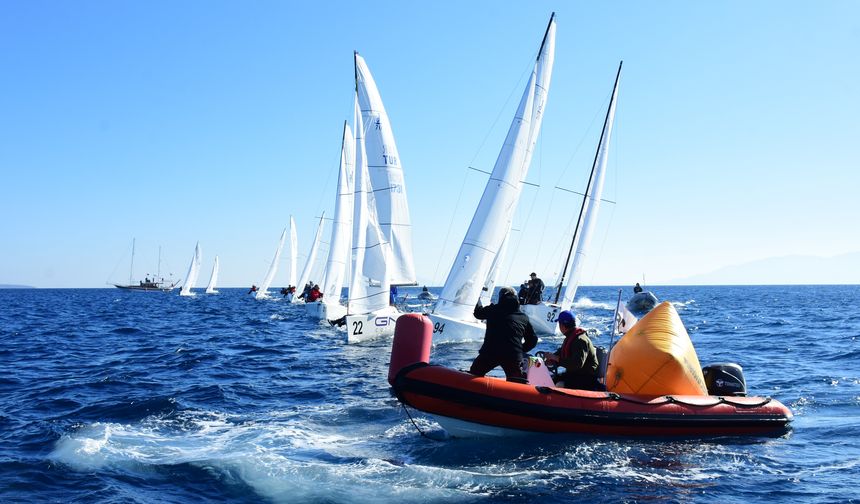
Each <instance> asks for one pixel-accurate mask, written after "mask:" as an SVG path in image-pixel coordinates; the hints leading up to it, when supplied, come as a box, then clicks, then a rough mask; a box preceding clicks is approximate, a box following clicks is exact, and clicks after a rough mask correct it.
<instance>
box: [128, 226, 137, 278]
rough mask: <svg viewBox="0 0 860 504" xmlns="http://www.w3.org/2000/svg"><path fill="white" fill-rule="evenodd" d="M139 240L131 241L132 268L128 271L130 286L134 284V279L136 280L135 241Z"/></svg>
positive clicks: (133, 239)
mask: <svg viewBox="0 0 860 504" xmlns="http://www.w3.org/2000/svg"><path fill="white" fill-rule="evenodd" d="M136 239H137V238H132V239H131V268H129V270H128V284H129V285H131V284H132V281H133V280H132V279H133V278H134V241H135V240H136Z"/></svg>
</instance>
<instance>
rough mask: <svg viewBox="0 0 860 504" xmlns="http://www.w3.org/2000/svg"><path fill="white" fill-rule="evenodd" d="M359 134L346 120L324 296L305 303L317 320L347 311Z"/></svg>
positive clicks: (342, 314) (310, 314)
mask: <svg viewBox="0 0 860 504" xmlns="http://www.w3.org/2000/svg"><path fill="white" fill-rule="evenodd" d="M354 172H355V138H354V137H353V136H352V130H351V129H350V128H349V125H348V124H347V123H346V121H344V123H343V141H342V143H341V153H340V170H339V172H338V177H337V194H336V197H335V206H334V220H333V222H332V227H331V240H330V242H329V244H330V245H329V251H328V260H327V261H326V267H325V278H323V281H322V284H321V285H322V293H323V297H322V299H321V300H319V301H314V302H312V303H307V304H305V312H306V314H307V315H308V316H309V317H313V318H316V319H317V320H324V319H329V320H337V319H339V318H342V317H343V316H344V315H346V307H345V306H343V305H342V304H341V303H340V294H341V290H343V282H344V279H345V277H346V266H347V261H348V260H349V248H350V233H351V232H352V215H351V210H352V207H353V194H352V186H353V178H354V177H355V173H354Z"/></svg>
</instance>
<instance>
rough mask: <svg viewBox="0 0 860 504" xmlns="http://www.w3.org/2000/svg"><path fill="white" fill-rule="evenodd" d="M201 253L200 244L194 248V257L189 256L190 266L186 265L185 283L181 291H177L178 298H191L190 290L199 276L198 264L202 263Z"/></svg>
mask: <svg viewBox="0 0 860 504" xmlns="http://www.w3.org/2000/svg"><path fill="white" fill-rule="evenodd" d="M202 255H203V253H202V252H201V250H200V242H197V245H195V246H194V255H193V256H191V264H189V265H188V274H187V275H185V283H183V284H182V289H181V290H180V291H179V295H180V296H193V295H194V293H193V292H191V289H193V288H194V284H195V283H197V275H199V274H200V263H201V262H202Z"/></svg>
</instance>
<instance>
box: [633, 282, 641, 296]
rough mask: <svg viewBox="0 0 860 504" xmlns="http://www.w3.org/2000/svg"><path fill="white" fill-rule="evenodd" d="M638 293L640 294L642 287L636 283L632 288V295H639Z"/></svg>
mask: <svg viewBox="0 0 860 504" xmlns="http://www.w3.org/2000/svg"><path fill="white" fill-rule="evenodd" d="M640 292H642V286H641V285H639V282H636V285H634V286H633V293H634V294H639V293H640Z"/></svg>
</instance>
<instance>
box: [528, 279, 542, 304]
mask: <svg viewBox="0 0 860 504" xmlns="http://www.w3.org/2000/svg"><path fill="white" fill-rule="evenodd" d="M529 276H530V277H531V280H529V285H528V287H529V292H528V299H527V300H526V303H527V304H540V302H541V299H542V298H543V289H544V284H543V280H541V279H540V278H538V276H537V273H535V272H534V271H532V273H531V275H529Z"/></svg>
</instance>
